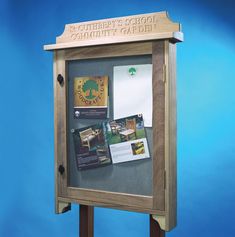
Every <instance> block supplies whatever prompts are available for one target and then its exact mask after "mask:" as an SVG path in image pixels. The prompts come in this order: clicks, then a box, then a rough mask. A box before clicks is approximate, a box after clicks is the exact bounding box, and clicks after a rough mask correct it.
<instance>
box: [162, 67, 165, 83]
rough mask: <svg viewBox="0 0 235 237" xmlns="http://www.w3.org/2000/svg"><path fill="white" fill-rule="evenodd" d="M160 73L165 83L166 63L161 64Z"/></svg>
mask: <svg viewBox="0 0 235 237" xmlns="http://www.w3.org/2000/svg"><path fill="white" fill-rule="evenodd" d="M162 74H163V76H162V81H163V82H164V83H166V64H163V65H162Z"/></svg>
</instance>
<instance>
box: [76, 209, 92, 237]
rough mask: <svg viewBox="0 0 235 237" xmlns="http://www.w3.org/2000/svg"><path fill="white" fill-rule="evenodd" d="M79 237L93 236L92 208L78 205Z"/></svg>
mask: <svg viewBox="0 0 235 237" xmlns="http://www.w3.org/2000/svg"><path fill="white" fill-rule="evenodd" d="M79 213H80V218H79V236H80V237H93V236H94V207H91V206H86V205H80V210H79Z"/></svg>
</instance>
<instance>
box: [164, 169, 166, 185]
mask: <svg viewBox="0 0 235 237" xmlns="http://www.w3.org/2000/svg"><path fill="white" fill-rule="evenodd" d="M164 189H166V170H164Z"/></svg>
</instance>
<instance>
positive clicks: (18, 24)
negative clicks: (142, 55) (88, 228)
mask: <svg viewBox="0 0 235 237" xmlns="http://www.w3.org/2000/svg"><path fill="white" fill-rule="evenodd" d="M234 8H235V3H234V1H232V0H224V1H217V0H214V1H212V0H204V1H203V0H197V1H196V0H192V1H186V0H182V1H179V0H175V1H170V0H159V1H157V0H145V1H143V0H119V1H117V0H99V1H94V0H86V1H85V0H71V1H65V0H57V1H50V0H47V1H46V0H41V1H30V0H21V1H19V0H1V2H0V27H1V31H0V49H1V50H0V52H1V62H0V68H1V70H0V78H1V84H0V109H1V116H0V160H1V195H0V236H1V237H32V236H34V237H37V236H40V237H41V236H44V237H47V236H48V237H49V236H50V237H51V236H56V237H64V236H67V237H69V236H70V237H73V236H78V218H79V217H78V206H77V205H73V207H72V211H71V212H68V213H66V214H63V215H55V214H54V158H53V145H54V144H53V143H54V142H53V83H52V53H49V52H44V51H43V45H44V44H48V43H53V42H55V37H56V36H58V35H60V34H61V33H62V32H63V28H64V25H65V24H66V23H74V22H79V21H87V20H96V19H102V18H109V17H118V16H126V15H132V14H141V13H150V12H157V11H162V10H167V11H168V12H169V14H170V17H171V19H172V20H173V21H175V22H181V23H182V26H183V32H184V34H185V42H184V43H181V44H178V45H177V46H178V47H177V49H178V50H177V51H178V54H177V71H178V72H177V73H178V74H177V80H178V85H177V94H178V124H177V126H178V226H177V228H176V229H174V230H173V231H172V232H170V233H168V234H167V236H168V237H198V236H200V237H217V236H218V237H219V236H225V237H234V236H235V225H234V210H235V178H234V170H235V146H234V142H235V123H234V118H235V95H234V94H235V93H234V88H235V44H234V36H235V27H234V26H235V18H234ZM95 236H96V237H101V236H102V237H110V236H112V237H120V236H123V237H125V236H127V237H131V236H135V237H145V236H149V218H148V215H145V214H139V213H131V212H125V211H117V210H112V209H103V208H96V209H95Z"/></svg>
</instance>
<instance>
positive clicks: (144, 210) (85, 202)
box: [58, 197, 165, 216]
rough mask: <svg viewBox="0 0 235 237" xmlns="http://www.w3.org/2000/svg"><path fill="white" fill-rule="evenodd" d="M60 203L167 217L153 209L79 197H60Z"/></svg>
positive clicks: (162, 212)
mask: <svg viewBox="0 0 235 237" xmlns="http://www.w3.org/2000/svg"><path fill="white" fill-rule="evenodd" d="M58 200H59V201H62V202H72V203H77V204H82V205H88V206H89V205H90V206H97V207H103V208H112V209H118V210H125V211H134V212H142V213H148V214H149V213H150V214H153V215H159V216H165V212H164V211H159V210H154V209H152V208H150V209H148V208H144V207H141V208H140V207H135V206H128V205H118V204H109V203H106V202H104V203H102V202H96V201H92V200H83V199H79V197H76V198H70V197H66V198H64V197H58Z"/></svg>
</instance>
